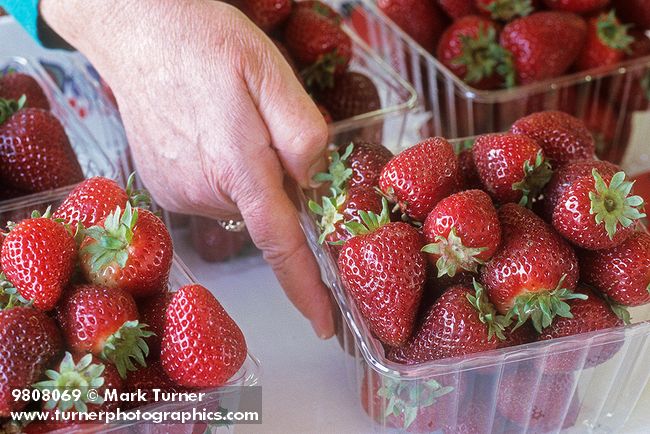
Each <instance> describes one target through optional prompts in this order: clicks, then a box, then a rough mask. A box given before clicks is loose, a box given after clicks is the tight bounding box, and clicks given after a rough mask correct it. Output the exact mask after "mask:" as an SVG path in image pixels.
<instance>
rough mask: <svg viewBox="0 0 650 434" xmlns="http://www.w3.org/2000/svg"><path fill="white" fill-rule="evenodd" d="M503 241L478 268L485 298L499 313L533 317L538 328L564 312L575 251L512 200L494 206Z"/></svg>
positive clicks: (575, 270)
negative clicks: (491, 256) (487, 296)
mask: <svg viewBox="0 0 650 434" xmlns="http://www.w3.org/2000/svg"><path fill="white" fill-rule="evenodd" d="M499 220H500V221H501V230H502V237H501V239H502V243H501V248H500V249H499V251H497V253H496V255H494V257H493V258H492V259H491V260H490V262H488V263H487V264H486V265H485V267H483V269H482V270H481V281H482V283H483V284H484V285H485V287H486V289H487V291H488V295H489V297H490V300H491V301H492V302H493V303H494V305H495V306H496V308H497V310H498V311H499V312H500V313H502V314H509V315H512V316H513V317H516V318H518V320H519V323H518V324H523V323H524V322H526V321H527V320H528V319H531V320H532V323H533V326H534V327H535V329H536V330H537V331H540V332H541V330H542V329H543V328H546V327H548V326H549V325H550V324H551V322H552V321H553V318H555V317H556V316H567V315H570V313H569V306H568V305H567V304H566V303H565V302H564V300H570V299H572V298H575V297H583V296H582V295H579V294H573V292H572V291H573V289H575V287H576V284H577V282H578V260H577V259H576V256H575V253H574V252H573V250H572V249H571V246H569V245H568V243H567V242H566V241H564V240H563V239H562V238H561V237H560V236H559V235H558V234H557V233H555V231H554V230H553V228H551V227H550V226H549V225H547V224H546V223H544V221H543V220H542V219H541V218H539V217H537V216H536V215H535V214H534V213H533V212H532V211H530V210H528V209H526V208H523V207H521V206H519V205H515V204H506V205H504V206H502V207H501V208H500V209H499Z"/></svg>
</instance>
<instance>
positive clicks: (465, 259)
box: [422, 227, 487, 278]
mask: <svg viewBox="0 0 650 434" xmlns="http://www.w3.org/2000/svg"><path fill="white" fill-rule="evenodd" d="M485 250H487V247H466V246H465V245H464V244H463V240H462V239H461V238H460V237H459V236H458V234H457V232H456V228H455V227H452V228H451V230H450V231H449V236H448V237H446V238H445V237H443V236H442V235H438V236H436V238H435V242H434V243H431V244H427V245H426V246H424V247H422V251H423V252H425V253H431V254H434V255H436V256H439V258H438V260H437V261H436V268H437V269H438V278H440V277H443V276H445V275H448V276H449V277H454V276H455V275H456V273H457V271H458V269H459V268H460V269H463V270H467V271H470V272H472V273H476V271H477V269H478V266H479V265H483V264H484V262H483V261H482V260H480V259H478V258H477V256H478V255H480V254H481V253H482V252H484V251H485Z"/></svg>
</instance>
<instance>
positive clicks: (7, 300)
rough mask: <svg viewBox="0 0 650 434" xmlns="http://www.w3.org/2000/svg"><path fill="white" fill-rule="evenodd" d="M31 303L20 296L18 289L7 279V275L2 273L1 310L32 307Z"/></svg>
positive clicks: (0, 275)
mask: <svg viewBox="0 0 650 434" xmlns="http://www.w3.org/2000/svg"><path fill="white" fill-rule="evenodd" d="M32 303H33V301H29V300H27V299H26V298H24V297H23V296H22V295H20V292H18V289H17V288H16V287H15V286H14V284H13V283H11V282H10V281H9V279H7V275H6V274H5V273H3V272H0V310H3V309H11V308H12V307H16V306H31V305H32Z"/></svg>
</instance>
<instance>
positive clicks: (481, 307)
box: [467, 279, 512, 341]
mask: <svg viewBox="0 0 650 434" xmlns="http://www.w3.org/2000/svg"><path fill="white" fill-rule="evenodd" d="M474 290H475V294H471V293H468V294H467V300H468V301H469V302H470V304H471V305H472V306H473V307H474V309H476V311H477V312H478V317H479V320H480V321H481V322H482V323H483V324H485V325H487V326H488V341H490V340H492V338H493V337H494V336H496V337H497V339H500V340H502V341H503V340H505V339H506V336H505V335H504V334H503V332H504V331H505V329H506V327H508V326H509V325H510V324H511V323H512V320H511V319H510V318H508V317H507V316H504V315H499V314H498V313H497V310H496V308H495V307H494V305H493V304H492V303H491V302H490V299H489V298H488V296H487V293H486V292H485V288H483V286H482V285H481V284H480V283H478V282H477V281H476V279H474Z"/></svg>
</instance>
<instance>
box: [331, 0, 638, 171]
mask: <svg viewBox="0 0 650 434" xmlns="http://www.w3.org/2000/svg"><path fill="white" fill-rule="evenodd" d="M330 3H331V4H333V5H334V7H335V8H337V9H338V10H339V11H342V12H343V13H344V15H345V23H346V24H347V25H348V26H349V27H350V28H352V29H354V31H356V32H357V33H358V34H359V35H360V37H361V38H363V39H364V40H365V41H366V42H367V43H368V45H369V46H370V47H371V48H372V49H373V50H374V51H375V52H376V53H378V55H379V56H380V57H381V58H382V59H383V60H384V61H386V62H387V63H388V64H390V65H391V66H392V67H393V68H394V69H395V70H396V71H397V72H398V73H399V74H400V76H402V77H403V78H404V79H405V80H407V81H408V82H409V83H411V84H412V86H413V87H414V88H415V90H416V92H417V95H418V99H419V103H420V110H421V112H422V113H420V114H419V115H418V116H417V121H416V122H417V123H418V124H419V125H418V126H417V127H416V128H417V129H418V132H419V134H420V135H421V136H423V137H429V136H442V137H446V138H449V139H453V138H459V137H468V136H474V135H478V134H483V133H489V132H494V131H506V130H508V129H509V128H510V126H511V125H512V124H513V123H514V121H516V120H517V119H519V118H521V117H523V116H526V115H528V114H531V113H534V112H538V111H543V110H561V111H565V112H567V113H570V114H572V115H574V116H576V117H578V118H581V119H583V120H584V121H585V122H586V124H587V126H588V127H589V128H590V130H591V131H592V133H593V134H594V136H595V138H596V143H597V153H598V156H599V157H600V158H601V159H604V160H608V161H612V162H615V163H620V162H621V160H622V158H623V155H624V153H625V150H626V148H627V146H628V144H629V142H630V140H631V136H632V133H633V128H634V114H635V113H636V112H639V111H646V110H648V109H649V108H650V103H649V101H648V99H647V97H646V91H645V90H644V89H645V87H644V86H645V84H644V82H645V81H647V80H648V79H650V56H645V57H641V58H638V59H634V60H629V61H625V62H622V63H620V64H618V65H615V66H612V67H605V68H599V69H594V70H590V71H585V72H579V73H572V74H567V75H564V76H562V77H558V78H554V79H549V80H544V81H540V82H538V83H534V84H529V85H525V86H518V87H515V88H512V89H503V90H488V91H485V90H479V89H475V88H473V87H472V86H470V85H468V84H467V83H465V82H463V81H462V80H461V79H459V78H458V77H456V76H455V75H454V74H453V73H452V72H451V71H450V70H449V69H447V68H446V67H445V66H444V65H442V64H441V63H440V62H439V61H438V60H437V59H436V58H435V57H434V56H433V55H432V54H431V53H430V52H428V51H426V50H425V49H424V48H423V47H422V46H420V45H419V44H417V43H416V42H415V41H414V40H413V39H412V38H411V37H409V36H408V35H407V34H406V33H405V32H404V31H403V30H402V29H400V28H399V26H397V25H396V24H395V23H394V22H393V21H392V20H390V19H389V18H388V17H386V15H385V14H384V13H383V12H381V11H380V10H379V9H378V7H377V6H376V3H375V1H374V0H352V1H349V0H331V1H330Z"/></svg>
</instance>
